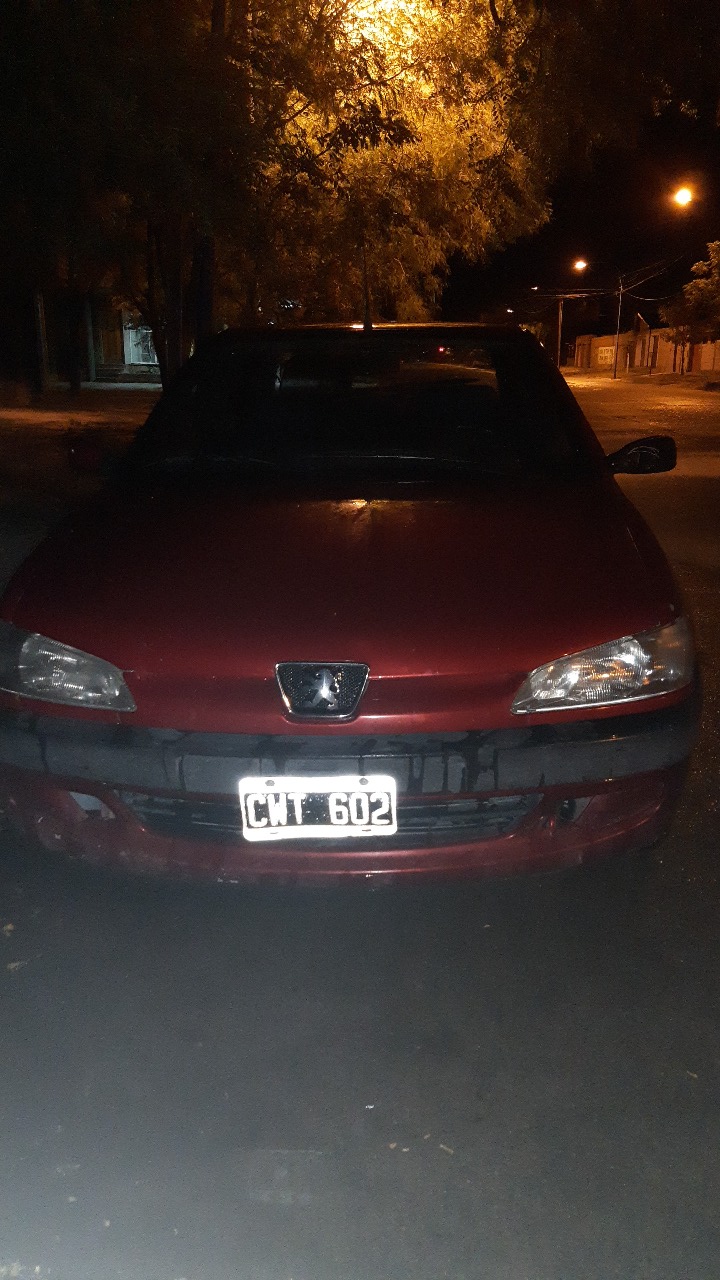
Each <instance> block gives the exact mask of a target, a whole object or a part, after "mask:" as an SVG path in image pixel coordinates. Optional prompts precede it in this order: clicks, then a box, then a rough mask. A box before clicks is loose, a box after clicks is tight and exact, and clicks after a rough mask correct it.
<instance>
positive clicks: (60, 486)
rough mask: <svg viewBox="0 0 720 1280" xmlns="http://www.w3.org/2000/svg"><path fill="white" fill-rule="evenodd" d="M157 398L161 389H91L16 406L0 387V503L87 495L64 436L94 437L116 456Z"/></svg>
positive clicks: (60, 391) (55, 392)
mask: <svg viewBox="0 0 720 1280" xmlns="http://www.w3.org/2000/svg"><path fill="white" fill-rule="evenodd" d="M3 391H5V394H4V395H3V394H2V393H3ZM159 394H160V389H159V388H152V387H151V388H148V387H142V388H141V389H135V388H130V387H114V388H112V389H107V388H103V389H96V384H90V385H89V387H88V390H87V391H85V390H83V391H81V393H80V395H73V394H72V393H71V392H70V391H68V390H67V389H66V388H53V389H51V390H49V391H46V392H44V393H43V394H42V395H33V396H29V397H24V398H25V399H26V401H27V402H26V403H22V404H18V403H17V399H18V397H17V396H15V397H13V395H12V393H10V392H8V389H7V388H0V501H1V502H2V503H3V504H4V505H5V504H7V503H8V502H10V503H13V504H16V505H17V504H20V505H22V506H27V505H28V504H29V505H30V506H32V505H34V504H35V503H36V502H37V501H40V502H42V503H43V504H44V503H45V502H46V501H47V499H48V498H51V499H52V498H55V499H58V500H68V499H70V498H72V497H73V496H74V495H76V494H80V493H84V492H87V491H88V482H87V479H81V478H79V477H78V476H77V475H76V474H75V473H74V472H73V471H71V469H70V467H69V465H68V451H67V433H68V432H77V431H80V430H85V429H88V430H92V431H95V432H98V433H99V434H100V435H101V437H102V439H103V442H104V444H105V445H106V446H107V449H108V451H109V452H115V451H117V450H118V449H121V448H122V447H123V446H124V445H125V444H126V443H127V441H128V440H129V438H130V437H131V436H132V434H133V432H134V431H136V430H137V428H138V427H139V426H140V425H141V423H143V422H144V421H145V419H146V418H147V416H148V414H149V412H150V410H151V409H152V407H153V405H154V404H155V402H156V401H157V399H158V396H159ZM13 400H14V401H15V402H13ZM90 487H92V486H90Z"/></svg>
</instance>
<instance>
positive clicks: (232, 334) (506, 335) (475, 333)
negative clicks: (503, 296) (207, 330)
mask: <svg viewBox="0 0 720 1280" xmlns="http://www.w3.org/2000/svg"><path fill="white" fill-rule="evenodd" d="M451 334H456V335H457V336H458V337H463V338H471V339H472V338H477V339H484V340H488V339H489V340H495V341H503V342H511V343H517V344H519V345H520V344H532V345H533V346H534V345H536V339H535V337H534V336H533V335H532V334H531V333H529V332H528V331H527V330H524V329H521V328H520V327H519V326H517V325H486V324H475V323H472V324H470V323H465V322H457V321H447V320H446V321H427V322H423V323H413V324H389V323H383V324H374V325H373V326H372V328H371V329H370V328H368V329H366V328H365V327H364V326H363V325H361V324H307V325H293V326H288V327H286V328H279V327H275V326H270V325H268V326H265V327H263V328H259V327H258V328H244V329H240V328H238V329H225V330H224V331H223V332H222V333H218V334H215V335H213V337H211V338H207V339H205V341H204V342H203V343H202V345H201V346H199V347H198V353H200V351H202V353H203V354H206V355H211V354H212V353H216V354H220V353H221V352H227V351H231V350H232V349H233V348H235V347H240V346H242V345H243V344H245V343H253V344H255V343H263V342H267V343H268V345H275V344H276V343H277V342H284V341H287V342H302V341H312V340H313V339H315V340H317V339H318V338H321V339H325V338H326V339H328V340H330V341H333V340H338V339H342V338H345V339H347V338H348V337H352V336H356V337H357V338H358V340H365V341H367V340H368V339H369V338H371V337H373V336H377V337H379V338H384V337H386V336H388V337H400V338H401V337H403V336H407V337H409V338H410V337H422V336H425V337H427V338H430V339H432V338H437V339H438V340H440V339H444V340H447V339H448V337H449V336H450V335H451Z"/></svg>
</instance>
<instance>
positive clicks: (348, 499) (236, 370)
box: [0, 326, 698, 880]
mask: <svg viewBox="0 0 720 1280" xmlns="http://www.w3.org/2000/svg"><path fill="white" fill-rule="evenodd" d="M674 462H675V447H674V444H673V442H672V440H670V439H668V438H667V437H651V438H648V439H646V440H643V441H640V442H638V443H636V444H634V445H629V446H626V447H625V448H624V449H622V450H620V451H619V452H618V453H616V454H614V455H612V456H611V457H610V458H609V459H608V458H606V457H605V456H604V454H603V453H602V451H601V449H600V446H599V444H598V443H597V441H596V439H595V437H594V436H593V434H592V432H591V430H590V428H589V426H588V424H587V422H586V421H585V419H584V418H583V415H582V413H581V412H580V409H579V408H578V405H577V404H576V402H575V400H574V399H573V397H572V395H571V393H570V391H569V390H568V388H567V386H566V384H565V383H564V381H563V380H562V378H561V377H560V376H559V374H558V373H557V372H556V371H555V370H554V368H553V366H552V365H551V364H550V362H549V361H548V359H547V358H546V356H545V355H544V353H543V351H542V349H541V348H540V346H539V345H538V344H537V343H536V342H535V340H534V339H533V338H532V337H531V336H530V335H529V334H527V333H523V332H520V331H515V330H507V331H505V330H502V329H491V328H482V327H477V326H380V327H378V328H376V329H373V330H372V331H365V330H362V329H356V328H354V327H353V328H326V329H297V330H288V331H284V332H281V331H277V330H267V331H260V332H246V333H240V332H238V333H233V332H228V333H225V334H223V335H221V336H219V337H218V338H216V339H214V340H212V341H210V342H209V343H208V344H207V346H206V347H205V348H204V349H202V350H201V351H200V352H199V353H198V354H197V355H196V356H195V357H194V358H193V359H192V360H190V361H189V362H188V364H187V365H186V366H185V367H184V368H183V369H182V370H181V372H180V374H179V375H178V377H177V378H176V380H175V381H174V383H173V384H172V386H171V387H170V388H169V390H168V391H167V392H166V393H165V394H164V395H163V397H162V398H161V399H160V401H159V403H158V404H157V406H156V408H155V409H154V410H153V412H152V413H151V415H150V418H149V419H148V421H147V423H146V424H145V425H144V426H143V427H142V428H141V429H140V431H139V432H138V434H137V437H136V439H135V440H134V442H133V444H132V446H131V448H130V450H129V452H128V454H127V456H126V458H125V459H124V461H123V463H122V465H121V467H120V469H119V471H118V472H117V474H116V475H115V476H114V478H113V479H112V481H111V483H110V484H109V485H108V487H107V489H106V491H105V492H104V494H103V496H102V498H101V499H100V500H99V501H95V502H93V504H92V505H91V506H90V507H85V508H84V509H83V510H81V511H78V512H76V513H75V514H74V515H73V516H72V517H71V518H69V519H68V520H67V521H66V523H65V524H64V525H63V526H62V527H61V528H59V529H58V530H57V531H56V532H54V533H53V534H52V535H51V536H50V537H49V538H48V539H47V541H46V542H45V543H44V544H43V545H42V546H41V547H40V548H39V549H37V550H36V551H35V552H34V554H33V555H32V556H31V557H30V559H29V561H28V562H27V563H26V564H25V565H24V566H23V567H22V568H21V569H20V571H19V572H18V573H17V575H16V577H15V578H14V580H13V582H12V583H11V585H10V587H9V588H8V590H7V593H6V595H5V597H4V599H3V601H2V606H1V609H0V615H1V617H2V619H3V621H2V622H1V623H0V687H1V688H2V689H3V690H4V692H3V693H2V694H0V699H1V705H2V713H1V719H0V759H1V761H2V768H1V773H0V781H1V786H2V793H3V796H4V804H5V808H6V810H7V812H8V813H9V814H10V815H11V817H12V819H13V820H14V822H15V823H16V824H17V826H18V827H19V828H20V829H21V830H22V831H23V832H25V833H27V834H28V835H31V836H33V837H34V838H36V839H38V840H40V841H41V842H42V844H43V845H45V846H46V847H48V848H50V849H56V850H57V851H58V852H64V853H68V854H72V855H76V856H79V857H81V858H85V859H90V860H93V861H99V862H103V863H113V864H127V865H128V866H133V867H140V868H147V869H157V870H163V871H166V870H172V871H175V872H182V873H186V874H192V875H204V876H211V877H216V878H218V879H229V880H239V879H244V878H248V877H250V878H257V877H273V876H301V877H302V876H312V877H333V876H342V875H346V874H348V873H349V874H354V875H360V876H399V875H404V874H406V873H422V872H432V873H436V874H450V873H469V874H476V873H481V872H485V871H488V870H492V871H497V870H498V869H505V868H518V867H531V866H543V865H567V864H576V863H581V862H585V861H589V860H591V859H596V858H599V857H601V856H602V855H606V854H611V853H625V852H629V851H632V850H636V849H639V848H642V847H644V846H646V845H648V844H650V843H651V842H653V841H656V840H657V839H658V838H659V837H660V836H662V834H663V833H664V832H665V830H666V827H667V825H668V822H669V820H670V817H671V815H672V813H673V810H674V808H675V805H676V802H677V799H678V796H679V793H680V788H681V783H682V779H683V775H684V773H685V769H686V764H687V760H688V756H689V753H690V750H691V747H692V744H693V741H694V738H695V734H696V728H697V717H698V697H697V677H696V668H695V656H694V652H693V642H692V636H691V631H690V627H689V625H688V622H687V619H686V618H685V617H684V615H683V612H682V607H681V604H680V601H679V599H678V595H677V592H676V589H675V586H674V584H673V581H672V578H671V575H670V572H669V570H668V566H667V564H666V561H665V559H664V557H663V555H662V553H661V551H660V549H659V547H658V545H657V543H656V542H655V540H654V538H653V536H652V535H651V533H650V532H649V530H648V529H647V527H646V525H645V524H644V523H643V521H642V519H641V518H640V516H639V515H638V513H637V512H636V511H635V509H634V508H633V507H632V506H631V505H630V503H629V502H628V501H627V500H626V499H625V498H624V497H623V495H622V493H621V491H620V490H619V488H618V486H617V485H616V483H615V480H614V477H613V472H618V471H643V472H651V471H662V470H667V469H669V468H671V467H672V466H673V465H674Z"/></svg>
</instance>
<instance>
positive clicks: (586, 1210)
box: [0, 379, 720, 1280]
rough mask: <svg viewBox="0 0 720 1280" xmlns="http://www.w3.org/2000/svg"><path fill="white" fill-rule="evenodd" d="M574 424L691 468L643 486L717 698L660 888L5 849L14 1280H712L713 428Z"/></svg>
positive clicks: (718, 622)
mask: <svg viewBox="0 0 720 1280" xmlns="http://www.w3.org/2000/svg"><path fill="white" fill-rule="evenodd" d="M576 390H577V391H578V394H579V395H580V398H581V399H582V402H583V405H584V407H585V409H586V412H587V413H588V416H589V417H590V418H591V420H592V421H593V423H594V425H595V426H596V428H597V429H598V430H599V433H600V434H601V436H602V439H603V442H604V443H605V444H606V447H608V448H612V447H615V446H616V444H620V443H622V441H623V440H624V439H630V438H632V437H634V436H635V435H637V434H641V433H643V432H647V431H648V430H658V429H671V430H674V431H675V432H676V434H677V436H678V440H679V443H680V449H681V466H680V468H679V471H678V473H674V474H672V475H669V476H666V477H645V478H640V479H635V478H633V479H632V480H628V481H627V482H624V483H626V484H627V488H628V490H629V492H630V493H631V496H632V497H633V499H634V500H635V501H637V502H638V505H640V506H642V508H643V510H644V511H645V512H646V514H647V516H648V518H649V519H650V520H651V522H652V523H653V524H654V526H655V528H656V530H657V532H658V534H659V536H660V537H661V539H662V540H663V541H664V543H665V545H666V547H667V549H668V551H669V553H670V554H671V556H672V558H673V560H674V562H675V565H676V568H677V571H678V573H679V575H680V578H681V580H682V583H683V586H684V588H685V591H686V593H687V597H688V601H689V603H690V606H691V608H692V610H693V612H694V615H695V618H696V624H697V628H698V634H699V640H700V646H701V649H702V652H703V656H704V665H705V681H706V720H705V730H704V736H703V741H702V743H701V747H700V749H699V751H698V753H697V757H696V762H695V766H694V769H693V773H692V777H691V779H690V785H689V787H688V791H687V796H686V800H685V803H684V808H683V812H682V815H681V817H680V820H679V821H678V823H677V825H676V827H675V830H674V833H673V834H672V835H671V837H670V838H669V839H668V840H667V841H666V842H665V844H664V846H663V847H662V849H661V851H660V860H659V862H658V864H657V867H656V869H655V870H654V871H653V872H652V873H651V874H650V875H649V876H648V877H647V878H646V879H642V880H639V881H638V882H637V883H635V884H624V883H623V882H622V881H620V882H619V883H618V881H617V879H616V878H615V877H613V876H612V875H611V874H607V875H597V874H595V875H574V876H567V875H555V876H544V877H537V878H531V879H516V880H512V881H492V882H486V883H483V884H480V885H478V886H477V887H473V888H468V887H467V886H464V887H455V886H440V887H438V886H433V887H420V888H413V889H407V888H405V889H402V888H398V889H387V890H382V891H379V892H369V891H367V890H365V889H362V888H361V889H356V888H351V889H350V890H342V891H341V890H327V891H317V892H316V891H312V892H309V891H297V890H290V889H277V890H269V889H263V890H257V889H255V890H250V891H248V890H240V889H234V888H222V889H219V888H213V887H208V888H201V889H198V888H187V887H183V886H177V885H176V886H172V885H158V884H152V883H145V882H141V881H126V880H114V879H111V878H108V877H102V876H93V875H90V874H87V873H82V872H80V871H76V870H72V869H68V868H67V867H65V866H63V865H56V864H53V863H51V862H49V861H47V860H46V861H42V860H40V861H38V860H37V859H33V858H30V857H29V856H28V855H27V853H26V852H25V851H24V850H22V849H19V848H8V849H7V851H6V854H5V858H4V860H3V861H2V862H0V930H2V936H0V949H1V951H2V963H0V1001H1V1005H0V1008H1V1016H0V1062H1V1064H2V1065H1V1066H0V1277H3V1276H18V1277H21V1278H22V1280H26V1278H27V1277H31V1276H38V1277H41V1280H116V1278H117V1280H183V1278H184V1280H441V1278H444V1277H448V1278H449V1280H609V1278H610V1277H618V1278H619V1280H717V1277H718V1275H720V1220H719V1218H718V1204H720V1097H719V1083H720V1080H719V1067H720V1062H719V1058H720V1047H719V1038H718V960H719V959H720V954H719V953H720V946H719V944H718V914H719V911H720V886H719V882H718V874H717V858H718V854H719V852H720V815H719V812H718V797H719V795H720V788H719V787H718V765H719V761H720V751H719V749H718V739H717V725H718V723H719V721H718V700H719V699H718V689H719V684H720V681H719V679H718V672H719V670H720V661H719V658H720V653H719V649H720V642H719V641H718V636H719V635H720V616H719V615H720V604H719V602H720V593H719V592H718V588H719V587H720V565H719V564H718V545H720V544H719V541H718V534H719V533H720V529H719V528H718V524H719V522H720V515H719V514H718V513H719V512H720V501H718V497H719V493H718V488H719V486H720V479H719V478H718V469H717V457H718V454H717V453H716V452H715V449H716V448H717V446H718V444H719V443H720V440H719V437H720V396H715V395H713V394H712V393H701V392H694V391H693V392H688V393H687V394H686V393H685V392H683V395H682V396H681V397H678V396H675V398H674V399H673V394H671V392H670V391H668V389H667V388H659V387H657V388H647V387H640V388H635V387H634V386H632V385H627V384H625V383H621V384H616V385H615V386H611V385H610V384H609V383H608V382H607V381H606V380H598V381H597V383H593V382H592V381H591V380H589V379H586V380H584V381H583V382H582V384H578V385H576ZM701 458H702V459H704V461H699V459H701ZM35 518H36V519H37V520H40V519H41V517H40V516H38V515H36V517H35ZM6 527H7V530H10V529H11V522H10V521H6ZM26 532H27V529H26ZM19 537H20V535H17V538H16V544H15V545H14V547H13V548H11V549H10V551H9V552H8V551H7V540H6V544H5V552H6V559H7V558H8V557H11V556H12V554H14V555H16V556H17V555H18V554H19V551H20V542H19V541H18V540H17V539H18V538H19Z"/></svg>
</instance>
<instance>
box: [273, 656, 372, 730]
mask: <svg viewBox="0 0 720 1280" xmlns="http://www.w3.org/2000/svg"><path fill="white" fill-rule="evenodd" d="M368 674H369V668H368V667H367V666H366V665H365V663H363V662H279V663H278V664H277V666H276V668H275V675H276V677H277V682H278V686H279V689H280V693H281V694H282V699H283V702H284V703H285V706H286V708H287V710H288V712H289V714H290V715H291V716H297V717H298V718H299V719H303V720H348V719H350V717H351V716H353V715H354V714H355V712H356V710H357V706H358V703H359V702H360V699H361V697H362V695H363V693H364V691H365V686H366V684H367V680H368Z"/></svg>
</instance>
